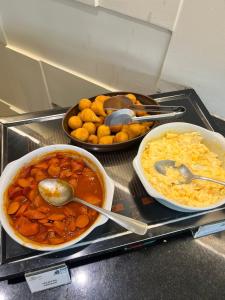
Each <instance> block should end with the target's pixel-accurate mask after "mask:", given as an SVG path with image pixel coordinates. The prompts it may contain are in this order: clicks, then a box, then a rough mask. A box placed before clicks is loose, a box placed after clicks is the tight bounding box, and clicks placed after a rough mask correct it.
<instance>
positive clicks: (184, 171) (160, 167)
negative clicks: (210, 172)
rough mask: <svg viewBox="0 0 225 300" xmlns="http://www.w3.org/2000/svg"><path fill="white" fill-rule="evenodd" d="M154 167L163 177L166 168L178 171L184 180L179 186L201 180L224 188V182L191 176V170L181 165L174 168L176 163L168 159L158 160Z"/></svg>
mask: <svg viewBox="0 0 225 300" xmlns="http://www.w3.org/2000/svg"><path fill="white" fill-rule="evenodd" d="M154 167H155V169H156V170H157V171H158V172H159V173H161V174H163V175H166V169H167V168H168V167H172V168H174V169H176V170H178V171H179V172H180V174H181V175H182V176H183V178H184V180H182V181H181V182H180V184H187V183H190V182H191V181H192V180H195V179H201V180H206V181H211V182H215V183H218V184H221V185H223V186H225V182H224V181H220V180H216V179H212V178H209V177H204V176H199V175H195V174H193V173H192V172H191V170H190V169H189V168H188V167H187V166H185V165H183V164H182V165H180V166H178V167H177V166H176V161H174V160H169V159H167V160H159V161H157V162H156V163H155V165H154Z"/></svg>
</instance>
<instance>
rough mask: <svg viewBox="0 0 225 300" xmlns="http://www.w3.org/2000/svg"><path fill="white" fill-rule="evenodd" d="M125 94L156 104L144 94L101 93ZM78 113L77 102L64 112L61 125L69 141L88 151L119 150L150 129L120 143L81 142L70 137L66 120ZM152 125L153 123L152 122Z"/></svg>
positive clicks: (134, 142) (147, 103)
mask: <svg viewBox="0 0 225 300" xmlns="http://www.w3.org/2000/svg"><path fill="white" fill-rule="evenodd" d="M127 94H133V95H135V97H136V98H137V99H138V100H139V101H140V102H141V103H142V104H146V105H157V104H158V103H157V102H156V101H155V100H154V99H152V98H150V97H148V96H144V95H141V94H136V93H133V92H112V93H106V94H101V95H106V96H117V95H127ZM96 97H97V96H94V97H91V98H89V100H90V101H92V102H93V101H94V100H95V98H96ZM78 113H79V108H78V104H76V105H74V106H73V107H71V108H70V109H69V110H68V111H67V112H66V114H65V116H64V118H63V121H62V127H63V130H64V132H65V133H66V135H67V136H68V137H69V138H70V139H71V142H72V144H73V145H76V146H78V147H81V148H84V149H86V150H90V151H97V152H109V151H117V150H121V149H125V148H128V147H131V146H132V145H134V144H136V143H138V142H140V140H141V139H142V138H143V137H144V136H145V135H146V134H147V133H148V132H149V131H150V130H151V129H150V130H149V131H146V132H145V133H144V134H142V135H139V136H138V137H136V138H133V139H131V140H129V141H126V142H121V143H115V144H110V145H99V144H91V143H87V142H82V141H80V140H78V139H76V138H74V137H72V136H71V135H70V132H71V131H72V130H71V129H70V128H69V126H68V120H69V118H70V117H72V116H74V115H77V114H78ZM153 126H154V124H153Z"/></svg>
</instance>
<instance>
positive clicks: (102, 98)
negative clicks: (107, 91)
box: [95, 95, 110, 102]
mask: <svg viewBox="0 0 225 300" xmlns="http://www.w3.org/2000/svg"><path fill="white" fill-rule="evenodd" d="M109 98H110V96H106V95H99V96H97V97H96V98H95V100H96V101H100V102H104V101H105V100H107V99H109Z"/></svg>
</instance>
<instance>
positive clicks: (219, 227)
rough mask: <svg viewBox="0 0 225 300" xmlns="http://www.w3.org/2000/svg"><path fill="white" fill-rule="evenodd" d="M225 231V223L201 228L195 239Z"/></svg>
mask: <svg viewBox="0 0 225 300" xmlns="http://www.w3.org/2000/svg"><path fill="white" fill-rule="evenodd" d="M223 230H225V221H222V222H218V223H214V224H208V225H203V226H200V227H199V229H198V230H197V231H196V232H195V233H194V238H199V237H201V236H205V235H209V234H212V233H216V232H220V231H223Z"/></svg>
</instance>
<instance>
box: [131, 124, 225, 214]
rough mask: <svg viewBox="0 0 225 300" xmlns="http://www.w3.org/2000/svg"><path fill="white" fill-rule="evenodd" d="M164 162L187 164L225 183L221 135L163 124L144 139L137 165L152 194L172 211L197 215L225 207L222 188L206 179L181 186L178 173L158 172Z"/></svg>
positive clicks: (198, 171) (224, 188)
mask: <svg viewBox="0 0 225 300" xmlns="http://www.w3.org/2000/svg"><path fill="white" fill-rule="evenodd" d="M164 159H170V160H175V161H176V162H177V163H178V164H185V165H186V166H187V167H188V168H190V170H191V171H192V172H193V173H194V174H196V175H202V176H206V177H210V178H214V179H218V180H221V181H225V138H224V137H223V136H222V135H221V134H219V133H216V132H213V131H210V130H207V129H205V128H202V127H200V126H197V125H193V124H190V123H184V122H174V123H168V124H164V125H160V126H158V127H156V128H154V129H152V130H151V131H150V132H149V133H148V134H147V135H146V136H145V138H144V139H143V140H142V142H141V144H140V147H139V150H138V153H137V156H136V157H135V159H134V161H133V166H134V169H135V171H136V173H137V175H138V176H139V179H140V180H141V182H142V184H143V186H144V187H145V189H146V191H147V192H148V194H149V195H151V196H152V197H154V198H155V199H156V200H157V201H159V202H160V203H161V204H163V205H165V206H167V207H169V208H171V209H174V210H178V211H183V212H195V211H202V210H209V209H213V208H216V207H218V206H220V205H223V204H225V187H224V186H222V185H219V184H216V183H212V182H208V181H203V180H192V182H191V183H189V184H177V183H178V182H179V181H178V178H177V176H178V174H176V171H175V170H172V169H171V170H168V172H167V175H166V176H165V175H162V174H160V173H158V172H157V171H156V170H155V168H154V164H155V162H156V161H158V160H164Z"/></svg>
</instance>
